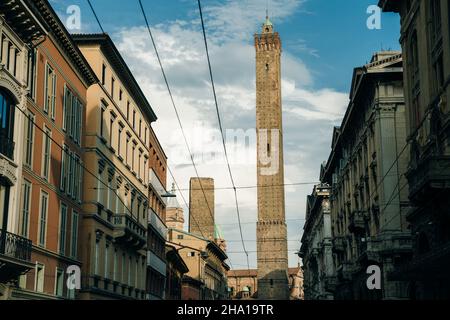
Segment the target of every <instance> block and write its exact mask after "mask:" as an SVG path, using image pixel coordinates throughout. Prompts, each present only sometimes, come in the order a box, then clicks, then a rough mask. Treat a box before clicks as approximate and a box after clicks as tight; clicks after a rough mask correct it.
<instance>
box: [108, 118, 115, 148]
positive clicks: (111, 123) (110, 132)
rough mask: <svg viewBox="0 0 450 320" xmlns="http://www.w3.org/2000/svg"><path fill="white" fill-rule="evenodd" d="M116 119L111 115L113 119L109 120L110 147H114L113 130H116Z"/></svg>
mask: <svg viewBox="0 0 450 320" xmlns="http://www.w3.org/2000/svg"><path fill="white" fill-rule="evenodd" d="M115 119H116V117H115V116H114V115H113V114H112V113H111V118H110V119H109V146H110V147H112V145H113V129H114V120H115Z"/></svg>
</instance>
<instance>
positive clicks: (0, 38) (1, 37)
mask: <svg viewBox="0 0 450 320" xmlns="http://www.w3.org/2000/svg"><path fill="white" fill-rule="evenodd" d="M4 42H5V36H4V35H3V33H2V32H0V63H3V43H4Z"/></svg>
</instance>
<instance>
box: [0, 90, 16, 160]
mask: <svg viewBox="0 0 450 320" xmlns="http://www.w3.org/2000/svg"><path fill="white" fill-rule="evenodd" d="M15 110H16V106H15V103H14V100H13V99H12V98H11V95H9V94H8V93H7V92H4V91H2V90H1V89H0V153H2V154H4V155H5V156H7V157H8V158H10V159H12V158H13V156H14V141H13V138H14V114H15Z"/></svg>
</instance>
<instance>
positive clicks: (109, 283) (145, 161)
mask: <svg viewBox="0 0 450 320" xmlns="http://www.w3.org/2000/svg"><path fill="white" fill-rule="evenodd" d="M74 39H75V41H76V43H77V45H78V46H79V48H80V50H81V51H82V53H83V55H84V56H85V57H86V59H87V61H88V62H89V64H90V65H91V66H92V68H93V70H94V72H95V74H96V75H97V77H98V79H100V81H99V82H98V83H97V84H96V85H93V86H91V87H90V88H89V89H88V98H87V100H88V103H87V107H86V130H85V132H84V148H85V163H86V167H87V170H88V172H90V174H87V175H85V178H84V183H83V191H84V197H85V201H84V203H83V215H82V217H81V222H80V223H81V230H80V251H81V253H82V255H81V258H82V262H83V265H82V275H83V277H82V280H83V281H82V289H81V290H80V298H81V299H116V298H119V299H147V298H148V291H147V286H146V281H147V251H146V247H147V242H148V239H147V235H148V221H149V219H150V217H149V215H150V212H149V209H148V208H149V200H148V196H149V188H150V187H149V186H150V177H151V174H150V170H149V169H150V166H149V159H150V157H151V154H152V152H153V150H151V149H150V128H151V123H152V122H153V121H156V116H155V114H154V112H153V110H152V108H151V106H150V104H149V103H148V101H147V100H146V98H145V96H144V94H143V93H142V91H141V89H140V88H139V86H138V84H137V82H136V80H135V79H134V77H133V75H132V74H131V72H130V70H129V69H128V67H127V65H126V64H125V62H124V60H123V59H122V57H121V55H120V53H119V52H118V50H117V48H116V47H115V45H114V44H113V42H112V40H111V39H110V38H109V36H108V35H106V34H100V35H96V34H93V35H76V36H74ZM164 270H165V268H164ZM164 272H165V271H164Z"/></svg>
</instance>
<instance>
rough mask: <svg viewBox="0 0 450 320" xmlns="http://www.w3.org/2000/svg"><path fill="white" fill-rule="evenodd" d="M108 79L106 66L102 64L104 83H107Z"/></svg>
mask: <svg viewBox="0 0 450 320" xmlns="http://www.w3.org/2000/svg"><path fill="white" fill-rule="evenodd" d="M105 81H106V66H105V64H102V85H105Z"/></svg>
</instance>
